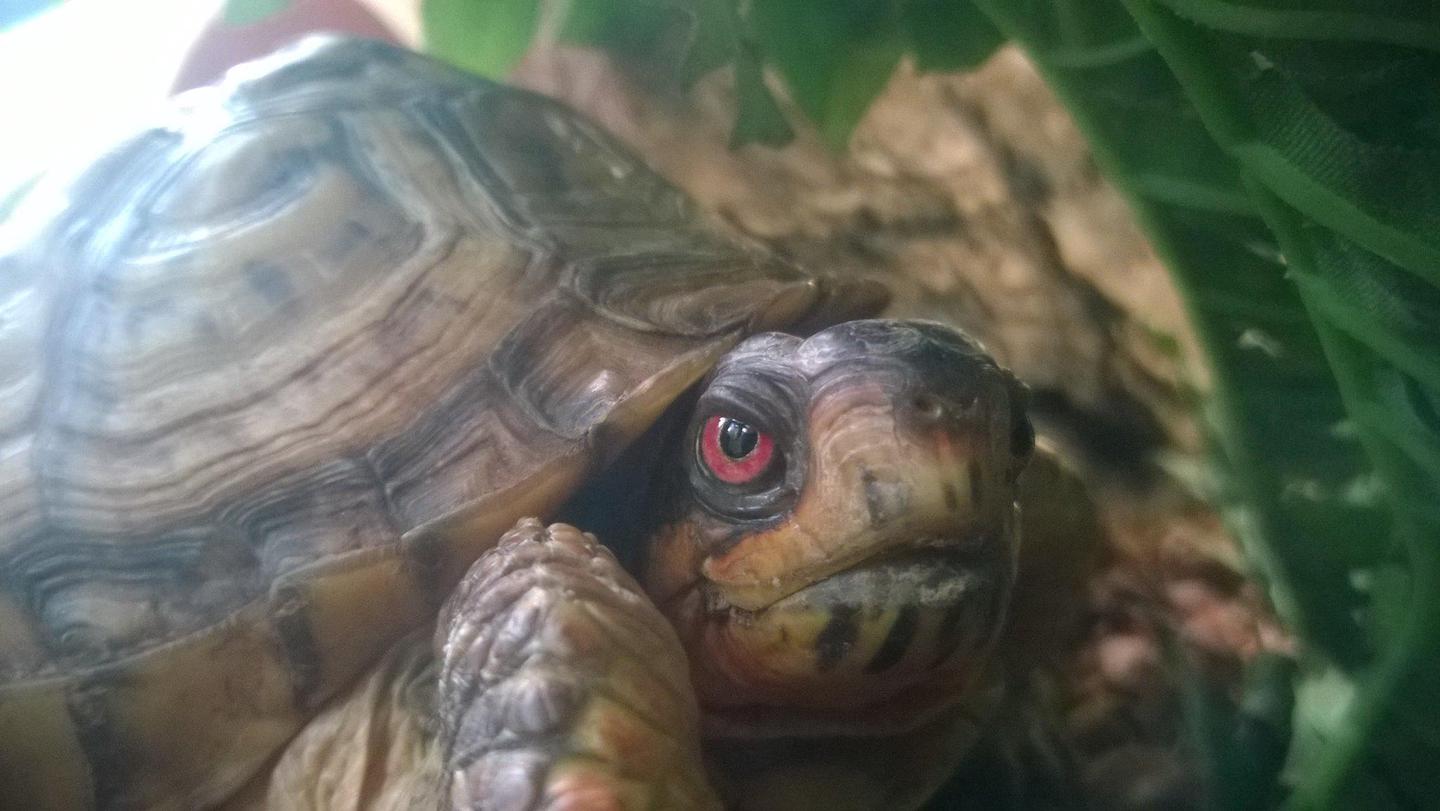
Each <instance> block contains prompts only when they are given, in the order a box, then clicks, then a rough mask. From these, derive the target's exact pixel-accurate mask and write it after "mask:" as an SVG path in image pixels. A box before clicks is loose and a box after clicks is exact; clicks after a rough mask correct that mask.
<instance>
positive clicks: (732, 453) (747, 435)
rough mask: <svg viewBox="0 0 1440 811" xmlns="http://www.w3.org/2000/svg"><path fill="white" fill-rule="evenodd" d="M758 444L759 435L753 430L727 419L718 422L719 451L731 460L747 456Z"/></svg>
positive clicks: (741, 423) (736, 421) (743, 424)
mask: <svg viewBox="0 0 1440 811" xmlns="http://www.w3.org/2000/svg"><path fill="white" fill-rule="evenodd" d="M759 442H760V434H759V432H757V431H756V430H755V429H754V428H751V427H750V426H748V425H746V424H745V423H743V422H741V421H739V420H732V419H730V418H729V417H724V418H722V419H721V420H720V450H722V451H724V452H725V455H726V456H728V457H730V458H731V459H744V458H745V457H747V456H749V455H750V452H751V451H753V450H755V446H756V445H757V444H759Z"/></svg>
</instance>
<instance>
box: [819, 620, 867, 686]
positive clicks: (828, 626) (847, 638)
mask: <svg viewBox="0 0 1440 811" xmlns="http://www.w3.org/2000/svg"><path fill="white" fill-rule="evenodd" d="M859 613H860V611H859V609H857V608H856V607H855V606H853V605H839V606H836V607H835V608H834V609H832V610H831V612H830V621H829V622H827V623H825V627H824V628H822V629H821V630H820V635H819V636H817V637H815V656H816V660H817V662H816V666H817V667H818V668H819V670H820V672H822V673H823V672H825V671H827V670H831V669H833V668H834V667H835V666H836V665H838V664H840V661H841V660H842V659H844V658H845V655H846V654H848V653H849V652H850V649H851V648H853V647H854V646H855V640H856V639H857V638H858V637H859V636H860V628H859V626H858V625H856V624H855V617H856V615H857V614H859Z"/></svg>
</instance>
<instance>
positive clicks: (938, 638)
mask: <svg viewBox="0 0 1440 811" xmlns="http://www.w3.org/2000/svg"><path fill="white" fill-rule="evenodd" d="M967 607H968V606H967V602H966V601H965V600H957V601H956V602H955V603H954V604H953V605H951V606H949V607H948V608H946V609H945V613H944V614H943V615H942V616H941V617H940V627H939V628H937V629H936V631H935V658H933V659H932V660H931V661H930V667H931V668H936V667H939V666H940V665H942V664H944V663H945V660H946V659H949V658H950V656H951V655H952V654H954V653H955V651H957V650H959V649H960V643H961V642H962V641H964V639H965V636H966V630H967V629H966V628H965V627H964V626H963V625H962V624H961V622H960V621H961V620H962V619H964V617H965V614H966V613H967V611H966V609H967Z"/></svg>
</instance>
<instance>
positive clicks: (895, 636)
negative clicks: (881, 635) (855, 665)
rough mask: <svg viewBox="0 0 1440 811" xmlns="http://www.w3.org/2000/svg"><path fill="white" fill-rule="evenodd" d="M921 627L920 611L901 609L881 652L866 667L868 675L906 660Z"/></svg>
mask: <svg viewBox="0 0 1440 811" xmlns="http://www.w3.org/2000/svg"><path fill="white" fill-rule="evenodd" d="M919 627H920V610H919V609H918V608H916V607H915V606H913V605H907V606H905V607H904V608H901V609H900V614H899V616H897V617H896V618H895V622H894V623H893V624H892V625H891V626H890V632H889V633H887V634H886V635H885V641H884V642H881V643H880V650H878V651H876V652H875V656H874V658H872V659H871V660H870V663H869V664H867V665H865V672H866V673H880V672H883V671H886V670H889V669H890V668H892V667H894V666H895V665H896V664H898V663H899V662H900V660H901V659H903V658H905V652H906V651H907V650H909V649H910V643H911V642H913V641H914V639H915V631H916V630H917V629H918V628H919Z"/></svg>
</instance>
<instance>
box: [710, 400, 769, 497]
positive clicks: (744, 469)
mask: <svg viewBox="0 0 1440 811" xmlns="http://www.w3.org/2000/svg"><path fill="white" fill-rule="evenodd" d="M699 445H700V454H699V455H700V461H701V462H702V463H703V464H704V466H705V469H706V470H707V471H708V472H709V473H710V474H711V475H712V476H714V477H715V478H716V479H719V480H720V481H722V482H724V483H726V484H732V485H740V484H748V483H750V482H753V481H755V480H756V479H758V478H760V476H761V475H762V474H764V473H765V471H767V470H769V468H770V464H771V462H772V461H774V458H775V440H774V438H773V437H771V436H770V435H769V434H768V433H766V432H764V431H761V430H759V429H758V428H755V427H754V426H752V425H750V424H749V423H746V422H744V421H743V420H738V419H735V418H734V417H726V416H721V415H716V416H713V417H710V418H709V419H707V420H706V421H705V424H704V425H703V426H701V428H700V441H699Z"/></svg>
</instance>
